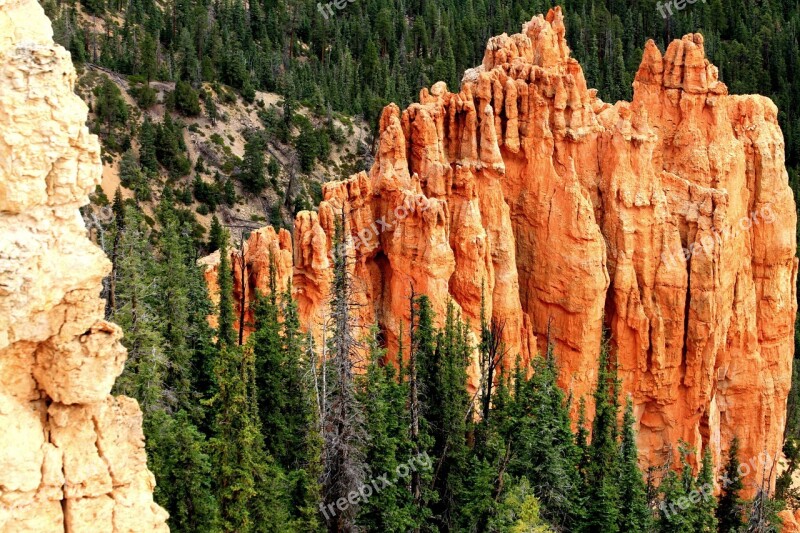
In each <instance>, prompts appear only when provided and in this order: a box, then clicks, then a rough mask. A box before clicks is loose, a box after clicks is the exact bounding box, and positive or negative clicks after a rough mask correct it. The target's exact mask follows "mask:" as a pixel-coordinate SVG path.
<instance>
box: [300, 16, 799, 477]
mask: <svg viewBox="0 0 800 533" xmlns="http://www.w3.org/2000/svg"><path fill="white" fill-rule="evenodd" d="M342 212H343V213H344V221H345V222H344V223H345V227H346V232H345V233H346V235H348V237H349V239H350V240H349V243H348V246H347V248H346V251H347V253H348V254H349V258H350V261H349V262H348V264H349V268H351V270H352V274H353V279H354V280H355V292H356V298H357V299H358V300H359V303H361V304H362V306H361V307H360V314H361V315H362V318H364V319H365V320H366V321H367V323H375V322H376V323H377V324H378V325H379V327H380V328H381V332H382V338H383V339H384V341H385V343H386V347H387V349H388V353H389V356H390V357H398V353H397V352H398V346H399V338H400V335H401V334H403V335H404V337H405V338H407V337H408V331H407V330H408V323H409V305H408V298H409V296H410V294H411V292H412V290H413V291H414V292H415V293H417V294H421V293H424V294H427V295H428V296H429V297H430V298H431V301H432V304H433V307H434V309H435V310H436V312H437V313H438V315H439V319H440V320H441V319H442V317H443V312H444V310H445V308H446V306H447V304H448V302H449V301H452V302H453V303H454V304H455V307H456V309H457V310H458V312H460V313H461V315H462V316H463V317H464V318H466V319H469V320H470V323H471V325H472V328H473V330H474V331H475V332H476V333H477V329H478V326H479V317H480V305H481V295H482V294H483V296H484V300H485V312H486V316H487V317H489V318H491V319H493V320H496V321H499V322H501V323H503V324H504V325H505V328H504V330H503V331H504V339H503V340H504V342H505V347H506V349H507V350H508V359H507V361H506V365H509V364H513V361H514V359H515V358H516V356H517V355H520V356H521V357H522V360H523V362H527V361H530V359H531V358H532V357H533V356H535V354H536V353H537V351H538V352H541V351H542V350H544V348H545V346H546V343H547V341H548V338H549V339H550V341H551V342H553V343H554V345H555V354H556V357H557V360H558V363H559V365H560V383H561V385H562V386H563V387H564V388H565V389H567V390H569V391H570V393H571V394H572V395H573V397H574V398H575V399H576V401H574V402H573V406H577V404H578V402H577V399H578V398H581V397H583V398H586V399H587V400H591V391H592V388H593V386H594V383H595V381H596V376H597V364H598V354H599V349H600V343H601V336H602V332H603V328H604V326H605V327H607V328H608V329H609V331H610V335H611V347H612V350H613V353H614V354H616V359H617V362H618V364H619V374H620V377H621V379H622V383H623V389H624V392H625V393H626V394H630V395H631V396H632V398H633V403H634V407H635V413H636V420H637V429H638V438H639V445H640V451H641V455H642V466H648V465H659V466H660V465H662V464H664V463H665V462H667V461H668V460H670V459H672V460H674V459H675V455H676V452H677V445H678V442H679V441H680V440H683V441H685V442H687V443H689V444H690V445H691V446H693V447H694V448H695V449H696V450H697V455H696V456H695V457H694V458H693V460H694V461H697V460H698V459H699V457H700V454H701V453H702V451H703V450H704V449H706V448H710V449H711V451H712V453H713V456H714V458H715V459H716V460H717V465H718V466H719V463H720V458H722V457H724V453H725V451H726V450H727V447H728V445H729V443H730V441H731V439H732V438H733V436H734V435H738V437H739V439H740V441H741V457H742V459H743V461H745V462H748V461H750V460H751V459H753V460H756V459H757V458H758V457H761V456H762V455H761V454H762V453H764V452H766V453H767V454H769V455H770V456H772V457H774V456H775V455H777V454H778V453H779V452H780V449H781V444H782V440H783V427H784V423H785V418H786V399H787V395H788V392H789V386H790V379H791V362H792V356H793V346H794V345H793V335H794V318H795V315H796V311H797V308H796V294H795V280H796V276H797V260H796V259H795V252H796V244H795V229H796V225H797V219H796V211H795V202H794V198H793V197H792V193H791V190H790V188H789V186H788V176H787V172H786V169H785V166H784V144H783V136H782V134H781V131H780V128H779V125H778V121H777V109H776V107H775V105H774V104H773V103H772V102H771V101H770V100H769V99H768V98H765V97H762V96H730V95H728V93H727V88H726V87H725V85H724V84H723V83H722V82H720V81H719V79H718V71H717V69H716V67H714V66H713V65H711V64H710V63H709V61H708V60H707V59H706V58H705V51H704V44H703V37H702V36H701V35H699V34H692V35H687V36H685V37H684V38H683V39H680V40H676V41H674V42H672V43H671V44H670V45H669V47H668V49H667V50H666V52H665V53H664V54H662V53H661V51H660V50H659V49H658V48H657V47H656V45H655V44H654V43H653V42H652V41H650V42H648V43H647V44H646V46H645V49H644V54H643V58H642V63H641V67H640V69H639V71H638V73H637V75H636V80H635V82H634V97H633V101H632V102H630V103H629V102H617V103H616V104H614V105H611V104H609V103H605V102H602V101H601V100H600V99H599V98H598V97H597V91H596V90H594V89H588V88H587V85H586V80H585V78H584V76H583V71H582V69H581V66H580V65H579V64H578V62H577V61H576V60H575V59H574V58H572V57H570V50H569V47H568V46H567V44H566V40H565V28H564V17H563V15H562V13H561V11H560V9H559V8H555V9H553V10H551V11H550V12H549V13H548V14H547V16H541V15H540V16H538V17H535V18H534V19H533V20H531V21H530V22H529V23H527V24H525V25H524V27H523V31H522V33H520V34H517V35H513V36H508V35H501V36H499V37H494V38H492V39H491V40H490V41H489V43H488V45H487V48H486V54H485V56H484V59H483V63H482V65H481V66H479V67H477V68H474V69H471V70H469V71H467V72H466V73H465V75H464V78H463V81H462V85H461V88H460V90H459V92H458V93H450V92H448V91H447V88H446V87H445V85H444V84H443V83H437V84H435V85H434V86H433V87H432V88H431V89H430V90H428V89H423V90H422V91H421V93H420V98H419V103H415V104H412V105H411V106H409V107H408V109H406V110H405V111H403V112H401V111H400V110H399V109H398V108H397V106H394V105H390V106H388V107H387V108H386V109H385V110H384V112H383V116H382V118H381V121H380V144H379V148H378V154H377V158H376V161H375V164H374V166H373V168H372V169H371V171H370V173H369V174H365V173H362V174H359V175H356V176H353V177H351V178H350V179H349V180H346V181H343V182H336V183H329V184H326V185H325V186H324V201H323V202H322V204H321V205H320V207H319V209H318V211H317V212H313V213H312V212H302V213H299V214H298V215H297V219H296V221H295V227H294V280H293V289H294V292H295V295H296V296H297V298H298V301H299V304H300V305H299V307H300V314H301V317H302V319H303V323H304V325H305V326H306V327H308V328H310V329H311V330H312V332H313V333H314V334H315V336H317V337H318V336H319V329H320V323H321V322H320V317H324V315H325V313H326V309H327V308H326V305H327V298H328V293H329V287H330V280H331V253H332V250H333V233H334V219H335V217H336V216H339V215H340V214H341V213H342ZM405 355H406V356H407V354H405ZM474 370H475V369H473V374H472V385H473V386H474V385H476V380H477V377H476V375H475V373H474ZM673 464H675V463H673ZM756 477H757V476H755V475H753V476H751V478H748V479H745V480H744V482H745V486H746V487H745V488H746V491H747V492H752V490H753V488H754V487H755V486H756V485H757V484H758V482H759V481H760V480H758V479H756Z"/></svg>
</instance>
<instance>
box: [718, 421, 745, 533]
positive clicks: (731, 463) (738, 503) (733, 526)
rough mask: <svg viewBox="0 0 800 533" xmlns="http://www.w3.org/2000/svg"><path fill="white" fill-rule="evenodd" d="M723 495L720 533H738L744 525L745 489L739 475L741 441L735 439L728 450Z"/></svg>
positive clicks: (719, 506) (719, 508)
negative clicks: (742, 495)
mask: <svg viewBox="0 0 800 533" xmlns="http://www.w3.org/2000/svg"><path fill="white" fill-rule="evenodd" d="M720 488H721V493H720V497H719V505H718V506H717V519H718V521H719V531H720V533H736V532H737V531H739V528H741V527H742V526H743V525H744V518H743V500H742V498H741V495H740V493H741V491H742V489H743V488H744V483H743V482H742V479H741V476H740V475H739V439H738V437H734V438H733V440H732V441H731V445H730V447H729V448H728V461H727V463H725V470H724V473H723V475H722V479H721V480H720Z"/></svg>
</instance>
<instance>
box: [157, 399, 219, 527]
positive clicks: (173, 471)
mask: <svg viewBox="0 0 800 533" xmlns="http://www.w3.org/2000/svg"><path fill="white" fill-rule="evenodd" d="M145 434H146V436H147V451H148V467H149V468H150V470H152V472H153V474H154V475H155V476H156V479H157V480H158V484H157V485H156V491H155V499H156V502H158V503H159V504H160V505H161V506H162V507H164V508H165V509H166V510H167V512H168V513H169V526H170V530H171V531H175V532H185V533H191V532H195V531H196V532H216V531H219V529H218V528H219V523H218V522H219V507H218V504H217V498H216V494H215V492H214V490H213V488H212V484H211V480H212V477H213V468H212V463H211V458H210V457H209V455H208V443H207V441H206V438H205V436H204V435H203V434H202V433H201V432H200V431H198V429H197V428H196V427H195V426H194V424H192V422H191V420H190V417H189V415H188V414H187V413H186V412H185V411H179V412H178V413H177V414H176V415H175V416H174V417H170V416H169V415H168V414H167V413H166V412H165V411H161V410H159V411H156V412H154V413H152V414H151V415H150V416H148V417H146V419H145Z"/></svg>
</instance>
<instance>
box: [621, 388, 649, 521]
mask: <svg viewBox="0 0 800 533" xmlns="http://www.w3.org/2000/svg"><path fill="white" fill-rule="evenodd" d="M635 422H636V419H635V417H634V416H633V401H632V400H631V398H630V396H629V397H628V399H627V400H626V403H625V415H624V416H623V419H622V442H621V443H620V465H619V469H620V479H619V488H620V499H619V502H620V513H619V530H620V531H624V532H626V533H647V532H649V531H650V527H651V520H650V509H649V508H648V506H647V493H646V490H645V485H644V479H643V478H642V472H641V470H639V464H638V462H639V453H638V449H637V447H636V434H635V432H634V429H633V425H634V423H635Z"/></svg>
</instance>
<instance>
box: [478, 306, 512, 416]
mask: <svg viewBox="0 0 800 533" xmlns="http://www.w3.org/2000/svg"><path fill="white" fill-rule="evenodd" d="M505 329H506V322H505V320H502V321H500V320H497V319H494V318H493V319H492V321H491V325H490V326H489V327H488V328H487V327H485V326H484V331H483V336H485V337H486V338H484V339H481V342H482V343H483V346H482V348H483V349H482V350H481V351H480V358H481V361H480V365H481V386H480V389H481V390H482V391H483V394H482V398H481V404H482V405H481V406H482V409H483V413H482V416H483V419H484V420H488V419H489V412H490V411H491V406H492V388H493V386H494V379H495V372H496V370H497V367H498V366H499V365H500V364H502V362H503V361H504V360H505V357H506V355H507V352H508V351H507V350H506V347H505V343H504V342H503V332H504V331H505Z"/></svg>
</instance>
